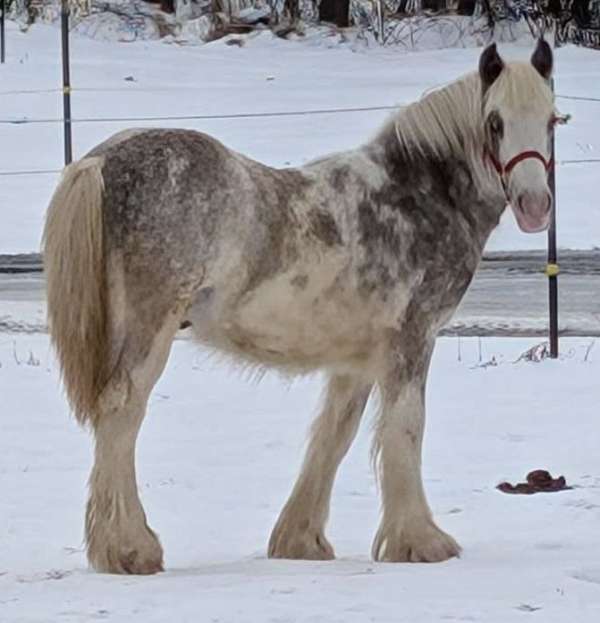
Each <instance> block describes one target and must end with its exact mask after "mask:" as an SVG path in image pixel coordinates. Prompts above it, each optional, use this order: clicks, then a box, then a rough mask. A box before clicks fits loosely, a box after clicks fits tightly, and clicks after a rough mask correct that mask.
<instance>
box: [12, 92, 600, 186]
mask: <svg viewBox="0 0 600 623" xmlns="http://www.w3.org/2000/svg"><path fill="white" fill-rule="evenodd" d="M173 90H174V91H178V90H180V91H181V90H188V89H187V88H182V87H175V88H173V89H171V88H168V87H167V88H164V89H156V88H148V89H138V88H136V89H126V88H125V89H110V88H108V89H107V88H102V87H80V88H77V89H72V91H73V92H78V91H79V92H90V93H97V92H108V91H119V92H128V93H132V92H133V93H135V92H158V91H173ZM190 90H195V87H190ZM62 92H63V90H62V89H57V88H55V89H24V90H14V91H0V95H39V94H42V93H57V94H58V93H62ZM556 98H559V99H565V100H573V101H581V102H593V103H600V97H590V96H583V95H563V94H556ZM403 106H405V104H390V105H382V106H355V107H346V108H316V109H309V110H279V111H263V112H246V113H229V114H197V115H165V116H160V115H150V116H138V117H134V116H132V117H81V118H74V119H72V120H71V124H89V123H113V124H117V123H149V122H157V121H164V122H172V121H215V120H235V119H268V118H277V117H303V116H313V115H338V114H348V113H367V112H382V111H392V110H399V109H400V108H402V107H403ZM63 123H64V119H62V118H60V117H55V118H54V117H48V118H28V117H23V118H13V119H10V118H0V125H13V126H22V125H42V124H63ZM558 164H560V165H572V164H600V158H574V159H565V160H558ZM61 171H62V169H39V170H38V169H31V170H13V171H0V177H11V176H30V175H56V174H59V173H60V172H61Z"/></svg>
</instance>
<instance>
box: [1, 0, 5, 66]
mask: <svg viewBox="0 0 600 623" xmlns="http://www.w3.org/2000/svg"><path fill="white" fill-rule="evenodd" d="M5 22H6V0H2V15H0V62H2V63H4V59H5V58H6V44H5V43H4V38H5V36H6V32H5V29H4V26H5Z"/></svg>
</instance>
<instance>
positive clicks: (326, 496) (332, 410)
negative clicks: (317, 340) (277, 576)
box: [269, 376, 371, 560]
mask: <svg viewBox="0 0 600 623" xmlns="http://www.w3.org/2000/svg"><path fill="white" fill-rule="evenodd" d="M370 392H371V384H370V383H368V382H365V381H364V380H362V379H358V378H355V377H352V376H334V377H332V378H331V379H330V381H329V385H328V387H327V396H326V399H325V404H324V406H323V410H322V412H321V414H320V415H319V417H318V418H317V419H316V420H315V422H314V424H313V426H312V429H311V435H310V443H309V446H308V450H307V452H306V456H305V459H304V464H303V466H302V471H301V473H300V476H299V478H298V481H297V482H296V485H295V486H294V490H293V491H292V494H291V495H290V498H289V500H288V502H287V504H286V505H285V507H284V509H283V510H282V512H281V515H280V516H279V519H278V521H277V524H276V525H275V528H274V529H273V533H272V534H271V539H270V541H269V556H270V557H271V558H300V559H305V560H330V559H332V558H333V557H334V553H333V548H332V547H331V545H330V544H329V542H328V541H327V539H326V538H325V534H324V532H325V524H326V522H327V517H328V515H329V500H330V498H331V491H332V488H333V481H334V479H335V474H336V472H337V468H338V466H339V464H340V462H341V461H342V459H343V458H344V456H345V454H346V452H347V451H348V448H349V447H350V444H351V443H352V441H353V440H354V437H355V436H356V431H357V430H358V424H359V422H360V418H361V416H362V413H363V411H364V408H365V405H366V403H367V400H368V398H369V394H370Z"/></svg>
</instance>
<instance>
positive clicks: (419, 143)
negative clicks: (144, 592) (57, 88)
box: [44, 41, 555, 573]
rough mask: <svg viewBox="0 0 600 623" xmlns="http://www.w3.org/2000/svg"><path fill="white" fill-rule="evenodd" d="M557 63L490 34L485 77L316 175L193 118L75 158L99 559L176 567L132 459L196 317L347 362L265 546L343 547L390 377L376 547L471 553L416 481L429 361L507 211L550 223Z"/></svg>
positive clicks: (268, 344) (82, 349)
mask: <svg viewBox="0 0 600 623" xmlns="http://www.w3.org/2000/svg"><path fill="white" fill-rule="evenodd" d="M551 70H552V52H551V50H550V47H549V46H548V44H547V43H545V42H544V41H540V42H538V45H537V48H536V50H535V52H534V54H533V56H532V59H531V63H510V64H504V62H503V61H502V59H501V58H500V56H499V55H498V53H497V51H496V47H495V45H492V46H490V47H488V48H487V49H486V50H485V51H484V52H483V54H482V56H481V59H480V66H479V72H477V73H473V74H470V75H467V76H466V77H464V78H461V79H459V80H458V81H456V82H454V83H452V84H450V85H449V86H446V87H444V88H442V89H439V90H437V91H435V92H432V93H430V94H429V95H427V96H426V97H425V98H424V99H422V100H421V101H418V102H416V103H414V104H411V105H410V106H408V107H406V108H404V109H403V110H401V111H400V112H398V113H397V114H396V115H395V116H394V117H393V118H392V119H391V120H390V121H389V122H388V123H387V124H386V125H385V127H383V129H382V130H381V131H380V132H379V134H378V135H377V136H376V137H375V138H374V139H373V140H371V141H370V142H368V143H366V144H364V145H363V146H361V147H359V148H358V149H356V150H353V151H349V152H345V153H340V154H337V155H334V156H330V157H327V158H324V159H322V160H319V161H317V162H315V163H312V164H309V165H307V166H305V167H302V168H297V169H282V170H276V169H272V168H269V167H267V166H264V165H262V164H259V163H257V162H254V161H252V160H250V159H248V158H246V157H244V156H242V155H240V154H237V153H235V152H233V151H231V150H229V149H227V148H226V147H224V146H223V145H222V144H221V143H219V142H218V141H216V140H214V139H212V138H210V137H208V136H206V135H204V134H200V133H197V132H192V131H186V130H139V131H130V132H125V133H121V134H118V135H116V136H115V137H113V138H111V139H110V140H108V141H107V142H106V143H104V144H102V145H100V146H99V147H96V148H95V149H94V150H93V151H92V152H91V153H90V154H88V155H87V156H86V157H85V158H83V159H82V160H80V161H79V162H77V163H74V164H72V165H70V166H69V167H68V168H67V169H66V171H65V173H64V176H63V178H62V181H61V182H60V185H59V187H58V189H57V190H56V193H55V195H54V197H53V199H52V203H51V205H50V208H49V211H48V217H47V223H46V229H45V243H44V244H45V247H44V261H45V269H46V276H47V288H48V311H49V323H50V331H51V335H52V339H53V342H54V344H55V347H56V350H57V352H58V357H59V361H60V364H61V368H62V374H63V378H64V382H65V386H66V390H67V394H68V397H69V400H70V403H71V406H72V408H73V410H74V412H75V415H76V416H77V418H78V420H79V421H80V422H82V423H86V424H89V425H90V426H91V428H92V429H93V432H94V435H95V440H96V456H95V464H94V467H93V470H92V475H91V478H90V498H89V502H88V508H87V515H86V539H87V548H88V557H89V560H90V562H91V564H92V565H93V566H94V568H96V569H97V570H99V571H105V572H112V573H154V572H156V571H159V570H161V569H162V566H163V562H162V560H163V555H162V548H161V546H160V543H159V541H158V538H157V536H156V535H155V534H154V532H153V531H152V530H151V529H150V528H149V527H148V525H147V523H146V515H145V513H144V510H143V508H142V505H141V503H140V499H139V496H138V490H137V484H136V477H135V464H134V452H135V443H136V438H137V435H138V431H139V428H140V426H141V423H142V420H143V418H144V413H145V411H146V403H147V400H148V396H149V394H150V392H151V390H152V388H153V386H154V384H155V382H156V380H157V379H158V377H159V376H160V374H161V373H162V371H163V368H164V365H165V363H166V361H167V357H168V354H169V349H170V346H171V343H172V341H173V338H174V336H175V334H176V332H177V330H178V329H179V327H180V326H181V325H182V324H183V323H185V324H186V325H188V324H191V326H192V329H193V331H194V334H195V336H196V338H197V340H198V341H199V342H200V343H202V344H203V345H205V346H207V347H209V348H212V349H217V350H220V351H223V352H226V353H229V354H231V355H232V356H234V357H237V358H241V359H243V360H244V361H247V362H251V363H254V364H258V365H265V366H274V367H276V368H278V369H280V370H283V371H285V372H287V373H291V374H294V373H303V372H306V371H309V370H314V369H318V368H320V369H325V370H326V371H327V372H328V373H329V375H330V380H329V385H328V388H327V395H326V399H325V403H324V405H323V409H322V412H321V414H320V416H319V418H318V419H317V420H316V422H315V424H314V426H313V428H312V434H311V438H310V444H309V447H308V451H307V454H306V460H305V462H304V466H303V468H302V472H301V474H300V478H299V480H298V482H297V483H296V486H295V487H294V490H293V492H292V494H291V497H290V499H289V500H288V502H287V504H286V505H285V508H284V509H283V512H282V513H281V516H280V517H279V520H278V522H277V525H276V526H275V529H274V530H273V534H272V536H271V540H270V543H269V555H270V556H272V557H276V558H307V559H330V558H333V556H334V553H333V549H332V547H331V545H330V544H329V542H328V541H327V539H326V538H325V534H324V531H325V524H326V521H327V516H328V512H329V500H330V496H331V490H332V486H333V481H334V477H335V473H336V470H337V468H338V465H339V463H340V461H341V460H342V458H343V457H344V455H345V453H346V451H347V450H348V448H349V446H350V444H351V443H352V440H353V438H354V436H355V434H356V430H357V427H358V423H359V420H360V418H361V415H362V412H363V409H364V406H365V404H366V402H367V399H368V397H369V395H370V392H371V389H372V387H373V386H374V385H375V386H377V387H378V389H379V391H380V394H381V403H382V408H381V413H380V415H379V420H378V424H377V427H376V432H375V440H374V456H375V457H376V463H377V466H378V470H379V476H380V483H381V490H382V496H383V517H382V520H381V525H380V527H379V530H378V532H377V535H376V537H375V541H374V544H373V557H374V558H375V559H376V560H383V561H441V560H445V559H447V558H449V557H451V556H456V555H458V553H459V546H458V545H457V543H456V542H455V541H454V539H453V538H452V537H451V536H449V535H448V534H446V533H444V532H443V531H442V530H441V529H440V528H438V527H437V525H436V524H435V522H434V520H433V518H432V515H431V511H430V509H429V506H428V504H427V500H426V497H425V492H424V489H423V483H422V480H421V442H422V438H423V428H424V416H425V404H424V396H425V383H426V379H427V371H428V367H429V361H430V358H431V354H432V351H433V347H434V342H435V337H436V334H437V332H438V330H439V329H440V328H441V327H442V326H443V325H444V324H445V323H446V322H447V320H448V319H449V317H450V316H451V314H452V313H453V311H454V310H455V309H456V307H457V305H458V303H459V301H460V300H461V297H462V296H463V294H464V292H465V290H466V288H467V286H468V284H469V282H470V280H471V278H472V276H473V274H474V272H475V270H476V268H477V265H478V263H479V260H480V258H481V255H482V251H483V247H484V244H485V242H486V240H487V238H488V236H489V235H490V233H491V231H492V230H493V229H494V227H495V226H496V225H497V223H498V221H499V219H500V216H501V214H502V212H503V211H504V209H505V207H506V205H507V203H510V204H511V205H512V208H513V211H514V213H515V216H516V219H517V221H518V223H519V225H520V227H521V229H523V230H524V231H530V232H531V231H540V230H542V229H544V228H546V227H547V225H548V222H549V218H550V213H551V196H550V192H549V189H548V186H547V180H546V177H547V176H546V173H547V169H548V168H549V166H550V163H549V158H550V136H551V132H552V128H553V124H554V122H555V112H554V103H553V96H552V93H551V90H550V88H549V85H548V80H549V78H550V74H551Z"/></svg>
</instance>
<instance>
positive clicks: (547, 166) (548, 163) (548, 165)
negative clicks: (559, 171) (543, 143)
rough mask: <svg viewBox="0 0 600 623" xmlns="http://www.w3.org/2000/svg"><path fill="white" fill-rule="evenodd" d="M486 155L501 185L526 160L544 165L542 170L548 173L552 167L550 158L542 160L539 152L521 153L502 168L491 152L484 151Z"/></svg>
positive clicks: (542, 157)
mask: <svg viewBox="0 0 600 623" xmlns="http://www.w3.org/2000/svg"><path fill="white" fill-rule="evenodd" d="M486 154H487V157H488V158H489V160H490V162H491V163H492V165H493V166H494V169H496V172H497V173H498V175H499V176H500V179H501V180H502V182H503V183H504V182H505V177H507V176H508V175H509V174H510V172H511V171H512V170H513V169H514V168H515V167H516V166H517V165H518V164H519V162H522V161H523V160H527V159H528V158H534V159H535V160H539V161H540V162H541V163H542V164H543V165H544V169H546V171H549V170H550V168H551V167H552V158H550V160H546V158H544V156H542V154H540V152H539V151H522V152H521V153H520V154H517V155H516V156H515V157H514V158H511V159H510V160H509V161H508V162H507V163H506V164H505V165H504V166H502V164H501V163H500V161H499V160H498V159H497V158H496V156H494V154H493V153H492V152H490V151H486Z"/></svg>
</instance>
